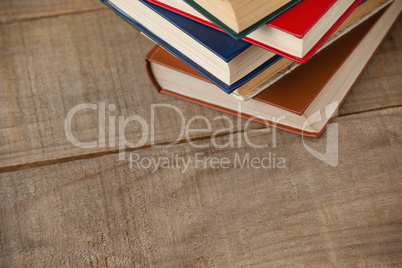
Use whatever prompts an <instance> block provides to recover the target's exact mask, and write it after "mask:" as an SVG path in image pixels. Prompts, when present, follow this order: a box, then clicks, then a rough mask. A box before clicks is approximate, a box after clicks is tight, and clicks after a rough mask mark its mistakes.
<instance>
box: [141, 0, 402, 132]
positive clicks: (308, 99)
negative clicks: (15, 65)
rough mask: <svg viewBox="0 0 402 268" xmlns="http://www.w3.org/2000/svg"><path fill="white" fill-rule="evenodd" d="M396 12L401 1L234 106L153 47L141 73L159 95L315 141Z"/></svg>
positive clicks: (348, 91)
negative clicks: (145, 68)
mask: <svg viewBox="0 0 402 268" xmlns="http://www.w3.org/2000/svg"><path fill="white" fill-rule="evenodd" d="M401 10H402V2H401V1H395V2H393V3H392V4H391V6H390V7H388V8H386V9H385V10H383V11H382V12H380V13H377V14H376V15H375V16H372V17H371V18H370V19H368V20H366V21H365V22H364V23H362V24H361V25H359V27H357V28H355V29H354V30H353V31H350V32H349V33H348V34H347V35H345V36H343V37H342V38H341V39H339V40H338V41H336V42H334V43H333V44H332V45H331V46H329V47H327V48H326V49H324V50H322V51H321V52H320V53H319V54H317V56H316V57H314V58H313V59H312V60H311V61H309V62H308V63H307V64H305V65H303V66H300V67H299V68H297V69H296V70H295V71H293V72H292V73H291V74H289V75H286V76H284V77H283V78H282V79H281V80H279V81H278V82H277V83H275V84H274V85H272V86H271V87H269V88H267V89H266V90H264V91H263V92H262V93H260V94H259V95H257V96H255V97H254V98H253V99H250V100H248V101H246V102H237V101H236V100H234V99H233V98H230V97H229V96H227V95H225V94H223V93H222V92H221V91H220V90H218V89H217V88H216V87H215V86H214V85H213V84H211V83H210V82H209V81H208V80H205V79H204V78H203V77H202V76H200V75H199V74H198V73H197V72H194V71H193V70H192V69H191V68H189V67H188V66H187V65H186V64H184V63H182V62H180V61H178V60H177V59H175V58H174V57H172V56H171V55H170V54H169V53H167V52H165V51H164V50H162V49H161V48H159V47H155V48H153V49H152V50H151V51H150V53H149V54H148V56H147V58H146V65H147V70H148V73H149V76H150V79H151V81H152V82H153V84H154V86H155V87H156V88H157V90H158V91H159V92H161V93H164V94H168V95H171V96H175V97H178V98H181V99H183V100H186V101H189V102H193V103H197V104H200V105H204V106H207V107H209V108H212V109H216V110H218V111H221V112H225V113H228V114H232V115H235V116H239V117H242V118H244V119H247V120H252V121H256V122H259V123H262V124H266V125H268V126H273V127H276V128H279V129H283V130H286V131H290V132H293V133H297V134H300V135H303V136H306V137H313V138H318V137H319V136H320V135H321V134H322V133H323V132H324V130H325V129H326V127H327V125H328V124H329V123H330V121H331V119H332V118H333V116H334V115H335V114H336V112H337V110H338V109H339V107H340V106H341V105H342V103H343V102H344V101H345V99H346V97H347V95H348V94H349V93H350V91H351V89H352V88H353V85H354V84H355V83H356V81H357V80H358V78H359V76H360V75H361V73H362V72H363V70H364V68H365V67H366V66H367V64H368V62H369V60H370V59H371V57H372V56H373V54H374V53H375V51H376V50H377V48H378V47H379V45H380V44H381V42H382V40H383V39H384V38H385V36H386V34H387V32H388V31H389V30H390V28H391V27H392V25H393V24H394V22H395V21H396V19H397V18H398V16H399V14H400V12H401ZM239 103H240V104H241V105H240V106H239ZM239 107H240V109H239ZM278 119H280V120H279V121H278Z"/></svg>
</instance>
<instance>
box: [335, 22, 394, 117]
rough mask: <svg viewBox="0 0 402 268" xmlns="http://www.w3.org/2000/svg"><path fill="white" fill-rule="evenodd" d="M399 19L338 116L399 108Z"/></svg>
mask: <svg viewBox="0 0 402 268" xmlns="http://www.w3.org/2000/svg"><path fill="white" fill-rule="evenodd" d="M401 74H402V19H401V18H399V20H398V21H397V22H396V24H395V26H394V28H393V30H392V32H391V34H390V35H389V36H388V37H387V38H386V39H385V41H384V43H383V44H382V46H381V47H380V48H379V50H378V52H377V53H376V55H375V56H374V58H373V59H372V61H371V63H370V64H369V65H368V67H367V69H366V71H365V72H364V74H363V75H362V77H361V78H360V80H359V82H358V83H357V84H356V86H355V87H354V89H353V91H352V93H351V94H350V95H349V97H348V99H347V101H346V102H345V104H344V105H343V106H342V109H341V110H340V112H339V114H340V115H345V114H351V113H356V112H363V111H367V110H374V109H381V108H383V107H384V106H388V107H392V106H400V105H401V102H402V90H401V88H402V75H401Z"/></svg>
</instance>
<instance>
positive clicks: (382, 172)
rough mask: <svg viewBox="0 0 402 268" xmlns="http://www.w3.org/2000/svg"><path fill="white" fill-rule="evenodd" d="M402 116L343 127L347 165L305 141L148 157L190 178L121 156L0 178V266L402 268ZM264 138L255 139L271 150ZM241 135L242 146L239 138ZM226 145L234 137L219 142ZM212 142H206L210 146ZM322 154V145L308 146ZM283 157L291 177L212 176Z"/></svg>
mask: <svg viewBox="0 0 402 268" xmlns="http://www.w3.org/2000/svg"><path fill="white" fill-rule="evenodd" d="M401 116H402V108H392V109H387V110H383V111H375V112H368V113H362V114H357V115H351V116H346V117H340V118H336V119H335V121H334V123H337V124H338V125H339V166H338V167H336V168H333V167H330V166H328V165H326V164H324V163H322V162H320V161H319V160H317V159H315V158H314V157H313V156H311V155H310V154H309V153H308V152H307V151H306V150H305V148H304V147H303V144H302V141H301V138H300V137H299V136H296V135H292V134H289V133H281V134H282V135H280V136H279V137H278V140H277V147H276V148H272V146H271V147H270V148H265V149H253V148H251V147H250V146H248V145H247V143H246V141H245V137H244V134H237V135H241V137H240V139H241V140H242V146H240V147H239V148H226V149H216V148H213V147H209V148H206V149H202V150H199V149H194V148H193V147H191V146H190V145H189V144H181V145H176V146H174V147H173V148H165V149H155V148H151V149H147V150H141V151H139V152H137V153H139V154H140V155H141V157H158V156H166V157H169V156H170V154H171V153H172V152H174V153H177V154H178V155H179V156H180V157H190V159H192V160H191V162H190V166H189V168H188V169H187V171H186V172H185V173H184V174H183V173H182V172H181V169H179V168H173V169H158V170H156V172H155V173H152V170H150V169H144V168H132V169H131V168H130V167H129V163H128V162H126V161H118V160H117V155H111V156H104V157H100V158H94V159H90V160H83V161H73V162H69V163H62V164H56V165H50V166H46V167H41V168H35V169H32V170H24V171H18V172H12V173H7V174H2V175H0V176H1V177H0V222H1V224H0V241H1V243H0V264H1V266H2V267H398V266H400V265H401V264H402V255H401V254H400V253H401V252H402V214H401V211H400V208H401V206H402V199H401V194H402V181H401V180H400V174H401V171H402V170H401V165H400V163H401V162H400V159H401V157H402V143H401V138H402V137H401V134H402V132H401V129H400V125H398V124H395V122H396V121H397V120H398V119H400V118H401ZM271 135H272V133H269V132H268V130H267V129H264V130H254V131H251V132H248V137H249V139H250V140H251V141H252V142H254V143H256V144H263V143H265V142H266V141H267V140H269V139H270V136H271ZM237 138H238V137H237V136H236V137H235V140H237ZM220 139H221V140H220V142H222V143H224V142H225V141H226V139H227V136H225V137H221V138H220ZM205 142H207V143H208V142H209V141H199V142H198V143H205ZM307 143H308V145H309V146H311V147H314V148H316V149H317V150H322V149H323V148H324V147H325V145H326V137H323V139H319V140H314V141H307ZM269 152H271V153H275V154H276V157H277V158H279V157H284V158H285V161H286V162H285V163H286V165H285V168H284V169H280V168H275V169H274V168H272V169H246V168H243V169H241V168H236V169H234V168H231V169H223V168H220V169H213V168H207V169H204V168H203V167H202V164H200V165H199V166H198V168H197V167H196V165H195V161H194V157H195V153H202V154H204V156H205V157H209V158H211V157H218V158H221V157H229V158H232V157H233V156H234V155H235V154H238V155H240V157H244V156H245V155H246V154H250V158H252V157H264V156H267V155H268V153H269Z"/></svg>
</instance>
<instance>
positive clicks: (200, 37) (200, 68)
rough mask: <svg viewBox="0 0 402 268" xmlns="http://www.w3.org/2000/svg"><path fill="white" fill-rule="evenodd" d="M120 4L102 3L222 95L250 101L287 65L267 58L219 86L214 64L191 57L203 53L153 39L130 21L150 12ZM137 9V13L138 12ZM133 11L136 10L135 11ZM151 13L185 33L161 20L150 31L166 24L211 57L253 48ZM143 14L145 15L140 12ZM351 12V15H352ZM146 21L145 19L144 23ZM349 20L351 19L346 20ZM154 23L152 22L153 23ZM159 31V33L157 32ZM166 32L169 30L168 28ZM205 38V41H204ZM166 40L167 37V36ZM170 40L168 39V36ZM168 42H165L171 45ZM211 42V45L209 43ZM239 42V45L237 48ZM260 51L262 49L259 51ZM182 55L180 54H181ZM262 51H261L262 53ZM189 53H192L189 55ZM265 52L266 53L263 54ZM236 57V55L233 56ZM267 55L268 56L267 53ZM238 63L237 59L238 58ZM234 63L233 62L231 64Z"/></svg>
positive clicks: (115, 0) (201, 27)
mask: <svg viewBox="0 0 402 268" xmlns="http://www.w3.org/2000/svg"><path fill="white" fill-rule="evenodd" d="M368 1H377V0H368ZM122 2H124V1H118V0H113V1H106V2H105V3H106V4H107V5H108V6H110V7H111V8H112V9H113V10H114V11H115V12H116V13H117V14H118V15H119V16H121V17H122V18H123V19H125V20H126V21H128V22H129V23H130V24H131V25H132V26H134V27H136V28H137V29H139V30H140V31H141V32H143V33H144V34H145V35H146V36H148V37H150V38H151V39H152V40H153V41H155V42H156V43H158V44H159V45H161V46H162V47H163V48H164V49H166V50H167V51H169V52H170V53H172V54H173V55H175V56H176V57H177V58H179V59H180V60H182V61H184V62H186V63H187V64H188V65H189V66H191V67H192V68H193V69H194V70H196V71H197V72H198V73H200V74H202V75H203V76H204V77H205V78H207V79H208V80H209V81H211V82H212V83H214V84H215V85H216V86H218V87H219V88H221V89H222V90H223V91H224V92H226V93H228V94H230V93H233V96H235V97H238V98H239V99H243V100H245V99H247V98H249V97H251V96H252V95H253V94H256V93H257V91H258V90H262V88H257V87H256V85H257V84H258V83H260V82H261V81H264V80H266V78H267V77H268V78H270V80H272V81H273V80H275V79H276V78H277V77H278V75H275V74H276V73H277V72H278V71H280V70H282V69H283V68H285V67H288V66H289V65H290V63H291V62H290V61H289V60H287V59H285V60H284V59H283V58H282V57H280V56H278V55H274V54H271V55H272V57H271V58H269V59H268V60H267V61H265V62H264V63H263V64H261V65H260V66H258V67H257V68H256V69H254V70H253V71H252V72H250V73H248V74H246V75H245V76H243V77H242V78H241V79H239V80H237V81H236V82H234V83H232V84H227V83H225V82H223V81H222V80H221V79H220V76H218V75H217V74H216V68H207V67H206V64H209V65H212V66H214V63H213V62H212V61H211V62H205V60H206V59H205V58H203V61H202V63H203V64H202V65H201V63H200V61H198V60H196V59H194V58H193V56H194V55H193V54H194V53H195V54H197V55H198V56H200V55H201V56H202V57H203V56H204V55H205V53H206V52H205V51H204V50H197V49H199V47H197V46H195V45H193V46H192V47H191V49H190V50H189V51H188V50H184V51H183V50H182V48H183V42H180V41H179V40H178V39H177V38H173V39H174V40H173V41H174V42H173V41H172V43H173V44H170V43H168V42H166V41H165V40H164V39H162V38H161V36H157V35H156V34H154V33H153V32H151V31H150V30H149V29H148V28H145V27H144V26H142V25H141V24H139V23H138V22H137V21H135V20H134V19H133V17H132V16H134V17H136V16H138V15H137V14H146V13H145V11H147V10H148V12H149V11H150V10H149V8H147V7H146V6H144V5H142V4H141V3H140V2H139V1H131V2H130V5H129V6H125V5H123V4H122ZM139 7H141V9H140V8H139ZM121 8H123V9H125V10H126V12H129V13H130V14H131V16H129V15H128V14H127V13H126V12H123V11H122V10H121ZM135 8H137V9H135ZM153 8H155V10H159V11H161V12H162V13H163V12H165V13H168V16H170V18H173V19H171V21H174V23H175V24H178V21H177V20H176V19H178V20H181V21H180V22H181V23H182V24H183V25H184V26H183V27H182V28H183V29H185V31H186V32H183V31H182V30H180V29H181V28H180V27H176V25H175V24H171V22H169V21H167V20H165V22H163V20H162V21H161V22H159V23H163V24H162V25H160V26H158V23H157V24H156V25H153V26H154V27H153V28H152V29H153V30H154V31H156V32H158V33H160V32H161V31H162V32H166V29H167V28H166V26H167V24H171V26H172V27H173V29H175V30H176V32H177V30H178V31H179V32H182V33H186V35H187V34H188V35H190V36H193V37H192V38H191V39H192V40H197V43H198V44H199V45H200V44H201V45H200V46H202V47H203V48H204V49H207V50H208V51H215V55H219V54H222V52H221V51H222V50H226V51H224V52H225V53H226V54H227V55H229V54H230V53H231V55H238V54H239V53H240V52H239V51H241V49H243V50H244V49H247V48H249V47H253V48H255V47H254V46H251V45H250V44H248V43H245V42H243V41H234V40H233V39H232V38H230V37H228V36H227V35H226V34H224V33H222V32H219V31H216V30H214V29H212V28H210V27H207V26H204V25H200V24H199V23H196V22H194V21H191V20H189V19H186V18H183V17H182V16H178V15H176V14H174V13H173V12H169V11H166V10H163V9H161V8H160V7H157V6H154V7H153ZM359 9H360V7H359V8H358V9H356V11H355V12H358V14H356V15H355V16H354V17H356V18H360V17H361V16H362V15H364V13H362V12H360V11H359ZM144 10H145V11H144ZM355 12H354V13H355ZM153 16H154V17H149V16H148V17H147V16H145V15H144V16H138V18H140V19H141V21H142V22H143V23H149V20H153V19H154V18H155V16H158V14H156V13H153ZM144 17H146V18H147V19H144ZM350 17H353V16H350ZM154 21H155V19H154ZM358 23H360V21H359V20H350V21H349V22H348V25H349V28H350V27H351V28H353V27H355V26H356V25H357V24H358ZM161 28H163V29H161ZM169 29H170V28H169ZM205 36H207V37H208V38H206V37H205ZM168 37H169V36H168ZM170 37H171V36H170ZM171 39H172V38H170V39H169V41H171ZM215 40H219V42H218V43H215V42H214V41H215ZM211 41H212V42H211ZM233 42H234V43H236V45H237V47H238V48H240V49H237V51H235V52H230V49H228V48H231V47H234V46H235V45H234V44H233ZM239 42H241V44H239ZM257 49H260V48H257ZM260 50H262V49H260ZM182 51H183V52H182ZM262 51H265V50H262ZM189 52H192V53H189ZM266 52H268V51H266ZM236 53H237V54H236ZM268 53H270V52H268ZM227 55H226V56H224V57H226V58H227V59H230V56H227ZM238 59H239V58H238ZM232 63H235V62H232Z"/></svg>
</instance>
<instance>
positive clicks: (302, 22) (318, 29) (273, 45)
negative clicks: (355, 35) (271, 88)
mask: <svg viewBox="0 0 402 268" xmlns="http://www.w3.org/2000/svg"><path fill="white" fill-rule="evenodd" d="M147 1H149V2H151V3H153V4H156V5H159V6H161V7H163V8H165V9H168V10H171V11H173V12H175V13H178V14H180V15H182V16H185V17H188V18H190V19H192V20H195V21H197V22H199V23H202V24H205V25H208V26H210V27H212V28H214V29H217V30H220V29H219V28H218V27H217V26H216V25H215V24H213V23H211V22H210V21H208V20H206V19H205V17H203V16H202V15H201V14H199V13H198V12H197V11H195V10H194V9H192V8H191V7H190V6H188V5H186V4H185V3H183V1H175V0H147ZM369 2H370V3H371V4H372V3H373V2H376V3H378V4H379V3H381V2H383V1H382V0H367V1H366V2H364V3H362V6H363V5H368V3H369ZM360 3H361V0H319V1H317V0H303V1H301V2H300V3H298V4H297V5H295V6H294V7H292V8H290V9H289V10H288V11H286V12H284V13H283V14H281V15H279V16H278V17H276V18H275V19H273V20H272V21H270V22H269V23H267V24H266V25H263V26H262V27H260V28H258V29H256V30H255V31H254V32H252V33H250V34H249V35H247V36H246V37H244V38H243V40H244V41H247V42H249V43H251V44H254V45H256V46H259V47H261V48H264V49H266V50H269V51H272V52H274V53H276V54H278V55H281V56H283V57H285V58H288V59H291V60H293V61H296V62H299V63H305V62H306V61H307V60H308V59H309V58H310V57H311V56H312V55H314V53H315V52H317V50H318V49H319V48H320V47H321V46H322V45H323V44H324V43H325V41H326V40H327V39H328V38H329V37H330V36H331V35H332V34H333V33H334V32H335V30H336V29H337V28H338V27H339V26H340V25H341V24H342V23H343V22H344V21H345V20H346V18H347V17H348V16H349V15H350V14H351V13H352V12H353V11H354V10H355V9H356V8H357V7H358V6H359V4H360Z"/></svg>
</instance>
